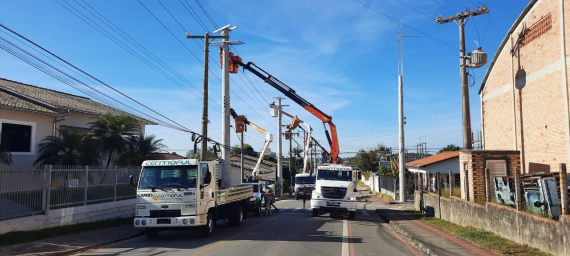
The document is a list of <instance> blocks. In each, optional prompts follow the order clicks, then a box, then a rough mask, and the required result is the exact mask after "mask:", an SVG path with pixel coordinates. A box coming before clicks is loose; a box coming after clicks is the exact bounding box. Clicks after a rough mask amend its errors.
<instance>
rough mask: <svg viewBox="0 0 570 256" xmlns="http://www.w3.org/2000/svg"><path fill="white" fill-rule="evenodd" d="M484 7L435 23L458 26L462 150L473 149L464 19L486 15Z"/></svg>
mask: <svg viewBox="0 0 570 256" xmlns="http://www.w3.org/2000/svg"><path fill="white" fill-rule="evenodd" d="M488 12H489V9H487V6H486V5H483V7H479V8H477V9H476V10H475V11H469V9H465V12H462V13H458V14H456V15H454V16H451V17H447V18H442V17H441V16H438V17H437V18H436V19H435V21H436V22H437V23H439V24H444V23H448V22H452V21H455V22H456V23H457V24H458V25H459V61H460V65H459V67H460V73H461V105H462V115H463V149H473V143H472V138H471V113H470V108H469V85H468V82H467V63H466V60H467V58H469V57H467V56H466V55H465V22H466V21H465V19H469V18H471V17H474V16H477V15H481V14H485V13H488Z"/></svg>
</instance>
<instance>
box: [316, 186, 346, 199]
mask: <svg viewBox="0 0 570 256" xmlns="http://www.w3.org/2000/svg"><path fill="white" fill-rule="evenodd" d="M321 192H322V194H323V197H325V198H331V199H342V198H344V196H345V195H346V188H337V187H321Z"/></svg>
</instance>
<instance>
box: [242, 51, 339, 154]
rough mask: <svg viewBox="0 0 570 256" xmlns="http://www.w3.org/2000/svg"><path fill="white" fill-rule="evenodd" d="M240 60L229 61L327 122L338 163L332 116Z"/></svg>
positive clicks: (253, 65)
mask: <svg viewBox="0 0 570 256" xmlns="http://www.w3.org/2000/svg"><path fill="white" fill-rule="evenodd" d="M240 60H241V59H240V58H239V57H238V58H235V57H234V58H232V60H231V61H232V63H233V64H237V65H240V66H242V67H243V68H244V69H247V70H249V71H250V72H251V73H253V74H254V75H256V76H258V77H259V78H261V79H262V80H263V81H264V82H266V83H268V84H270V85H271V86H273V88H275V89H277V90H278V91H280V92H281V93H283V94H285V96H287V97H288V98H289V99H291V100H293V101H294V102H295V103H297V104H299V105H300V106H301V107H303V108H304V109H306V110H307V111H309V112H310V113H311V114H313V115H314V116H316V117H317V118H318V119H320V120H321V121H322V122H323V123H327V124H329V127H330V134H329V132H328V131H327V130H326V129H325V134H326V136H327V140H328V141H329V144H330V147H331V157H332V160H333V162H334V163H335V164H336V163H338V155H339V153H340V152H339V147H338V136H337V132H336V126H335V125H334V124H333V122H332V117H331V116H329V115H327V114H325V113H324V112H323V111H321V110H320V109H318V108H316V107H315V106H313V104H311V103H309V102H308V101H307V100H305V99H303V98H302V97H301V96H299V95H298V94H297V93H296V92H295V90H293V89H292V88H291V87H289V86H287V85H286V84H285V83H283V82H281V81H279V79H277V78H275V77H273V76H272V75H271V74H269V73H267V72H266V71H265V70H263V69H261V68H260V67H258V66H257V65H255V64H253V63H252V62H248V63H247V64H244V63H243V62H241V61H240Z"/></svg>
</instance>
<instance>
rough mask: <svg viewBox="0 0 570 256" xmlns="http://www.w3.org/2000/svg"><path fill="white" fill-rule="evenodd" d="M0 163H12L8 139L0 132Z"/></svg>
mask: <svg viewBox="0 0 570 256" xmlns="http://www.w3.org/2000/svg"><path fill="white" fill-rule="evenodd" d="M0 164H12V154H11V153H10V147H9V146H8V139H6V137H5V136H4V135H2V134H0Z"/></svg>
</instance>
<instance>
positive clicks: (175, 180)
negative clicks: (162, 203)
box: [139, 165, 198, 189]
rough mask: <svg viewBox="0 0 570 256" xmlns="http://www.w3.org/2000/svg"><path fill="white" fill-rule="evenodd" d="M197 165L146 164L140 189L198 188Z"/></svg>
mask: <svg viewBox="0 0 570 256" xmlns="http://www.w3.org/2000/svg"><path fill="white" fill-rule="evenodd" d="M197 175H198V166H197V165H184V166H145V167H143V170H142V173H141V181H140V182H139V189H157V188H158V189H165V188H169V189H172V188H186V189H188V188H196V177H197Z"/></svg>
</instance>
